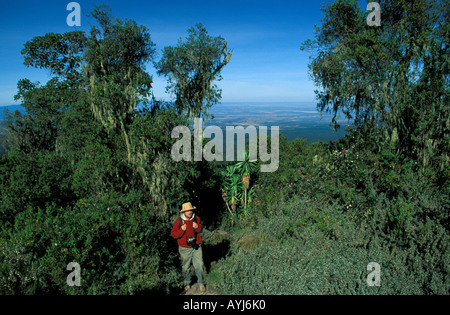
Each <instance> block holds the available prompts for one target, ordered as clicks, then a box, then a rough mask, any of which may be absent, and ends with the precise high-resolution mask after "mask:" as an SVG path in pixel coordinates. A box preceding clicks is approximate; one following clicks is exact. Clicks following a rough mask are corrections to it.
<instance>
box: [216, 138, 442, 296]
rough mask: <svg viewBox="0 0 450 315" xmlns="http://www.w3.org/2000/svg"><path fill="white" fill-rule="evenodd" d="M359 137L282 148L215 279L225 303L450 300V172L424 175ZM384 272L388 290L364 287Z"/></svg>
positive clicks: (296, 143) (260, 180) (299, 142)
mask: <svg viewBox="0 0 450 315" xmlns="http://www.w3.org/2000/svg"><path fill="white" fill-rule="evenodd" d="M364 141H365V140H363V139H362V138H361V137H358V136H357V135H356V134H355V135H350V136H347V137H345V138H344V139H342V140H340V141H338V142H336V143H334V144H330V145H326V144H324V143H314V144H312V145H306V144H305V141H303V140H300V139H296V140H294V141H282V143H281V148H280V153H281V156H280V168H279V170H278V171H277V172H275V173H265V174H259V178H258V180H257V182H256V183H255V186H256V187H258V189H257V192H256V196H257V197H256V199H255V201H254V204H253V208H252V210H251V211H250V212H249V214H248V215H247V216H244V217H241V219H240V220H239V221H238V222H237V224H236V226H234V227H233V228H232V230H233V231H234V234H233V242H232V243H231V244H232V246H231V250H230V253H229V255H228V256H227V257H226V258H224V259H222V260H221V261H220V262H219V263H217V264H216V265H215V267H214V269H213V270H212V271H211V274H210V278H209V279H211V282H212V284H214V285H215V286H217V287H218V288H219V289H220V291H221V292H222V293H224V294H448V293H449V286H448V283H449V265H448V257H449V253H450V252H449V230H448V228H449V225H448V224H449V218H448V215H449V213H448V209H449V202H450V200H449V188H448V173H447V174H446V176H447V177H446V180H445V181H444V182H442V180H443V178H441V176H443V174H441V172H437V171H434V170H431V169H427V170H420V169H419V168H417V167H415V166H414V163H413V162H408V161H400V160H399V159H398V157H396V156H395V154H393V153H392V152H390V151H389V149H383V150H382V151H381V152H373V151H371V150H368V149H366V148H367V147H370V146H368V145H367V144H365V145H361V144H362V143H363V142H364ZM370 262H377V263H378V264H379V265H380V266H381V286H380V287H376V286H373V287H369V286H368V285H367V283H366V279H367V276H368V275H369V273H370V272H369V271H367V265H368V264H369V263H370Z"/></svg>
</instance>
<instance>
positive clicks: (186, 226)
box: [170, 202, 206, 292]
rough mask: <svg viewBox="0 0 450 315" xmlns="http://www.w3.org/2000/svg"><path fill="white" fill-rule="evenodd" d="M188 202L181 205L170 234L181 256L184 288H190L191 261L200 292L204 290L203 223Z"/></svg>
mask: <svg viewBox="0 0 450 315" xmlns="http://www.w3.org/2000/svg"><path fill="white" fill-rule="evenodd" d="M195 209H196V207H193V206H192V204H191V203H190V202H186V203H184V204H183V205H182V208H181V211H180V217H179V218H178V219H176V220H175V223H174V225H173V228H172V231H171V232H170V235H171V236H172V237H173V238H174V239H176V240H177V243H178V252H179V253H180V256H181V269H182V272H183V275H184V285H185V290H186V291H187V290H189V289H190V284H191V272H190V269H191V263H192V264H193V265H194V269H195V274H196V275H197V283H198V284H199V286H200V292H205V290H206V289H205V285H204V283H203V266H204V264H203V252H202V244H201V243H202V237H201V236H200V233H201V232H202V229H203V225H202V224H201V223H200V218H199V217H198V216H196V215H195V213H194V210H195Z"/></svg>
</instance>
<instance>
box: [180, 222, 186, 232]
mask: <svg viewBox="0 0 450 315" xmlns="http://www.w3.org/2000/svg"><path fill="white" fill-rule="evenodd" d="M181 229H182V230H183V231H186V223H185V224H183V225H182V226H181Z"/></svg>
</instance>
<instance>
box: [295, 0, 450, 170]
mask: <svg viewBox="0 0 450 315" xmlns="http://www.w3.org/2000/svg"><path fill="white" fill-rule="evenodd" d="M449 3H450V2H449V1H448V0H443V1H439V0H415V1H412V0H386V1H380V5H381V26H380V27H371V26H369V25H368V24H367V23H366V17H367V14H368V13H367V12H364V11H363V10H361V9H360V8H359V7H358V1H357V0H336V1H334V2H333V3H331V4H329V5H327V6H325V7H324V9H323V10H324V13H325V17H324V18H323V20H322V21H321V26H319V27H317V26H316V31H315V39H314V40H308V41H306V42H305V43H303V45H302V47H301V49H302V50H311V51H312V52H313V53H314V54H313V56H312V62H311V64H310V65H309V67H310V73H311V75H312V78H313V79H314V81H315V83H316V85H317V86H318V87H319V88H320V89H319V90H317V91H316V97H317V100H318V104H317V108H318V110H319V111H321V112H322V111H326V112H331V113H333V114H334V116H333V124H334V126H335V127H338V117H339V116H338V114H339V113H340V112H342V113H343V114H344V115H345V116H346V117H347V118H353V119H354V121H355V124H356V125H357V126H362V125H365V126H366V127H368V128H371V129H372V130H373V132H375V131H378V132H379V135H380V137H381V138H384V140H385V141H386V142H390V143H391V145H392V146H393V147H394V148H396V149H397V150H398V152H399V153H402V154H405V155H409V156H411V157H413V158H415V159H417V160H420V162H421V164H422V166H423V167H426V166H428V165H429V163H430V162H431V157H433V156H435V157H436V156H439V157H440V159H441V162H442V163H440V165H441V167H444V165H447V166H448V165H449V161H450V160H449V156H448V152H449V151H448V150H449V145H448V139H449V136H450V114H449V113H450V99H449V93H450V89H449V58H448V56H449V55H450V54H449V45H448V43H449V39H450V38H449V37H450V31H449V25H448V18H449V11H450V9H449V8H450V4H449Z"/></svg>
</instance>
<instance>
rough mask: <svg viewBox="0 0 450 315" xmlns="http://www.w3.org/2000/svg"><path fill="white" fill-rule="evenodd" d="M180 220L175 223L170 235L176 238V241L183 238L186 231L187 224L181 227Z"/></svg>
mask: <svg viewBox="0 0 450 315" xmlns="http://www.w3.org/2000/svg"><path fill="white" fill-rule="evenodd" d="M179 220H181V219H180V218H178V219H177V220H175V223H174V225H173V228H172V231H171V232H170V235H171V236H172V237H173V238H174V239H178V238H180V237H182V236H183V234H184V232H185V231H186V224H183V225H182V226H181V227H180V221H179Z"/></svg>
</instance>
